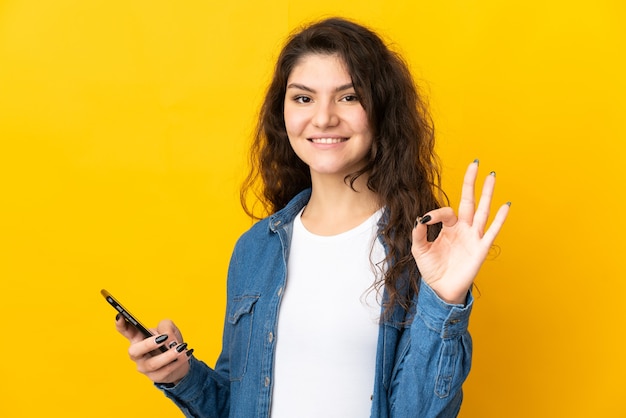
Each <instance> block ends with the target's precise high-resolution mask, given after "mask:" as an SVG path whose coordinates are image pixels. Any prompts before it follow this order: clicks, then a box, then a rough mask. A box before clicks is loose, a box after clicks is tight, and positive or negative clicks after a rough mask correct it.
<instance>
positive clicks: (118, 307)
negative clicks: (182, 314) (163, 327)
mask: <svg viewBox="0 0 626 418" xmlns="http://www.w3.org/2000/svg"><path fill="white" fill-rule="evenodd" d="M100 293H101V294H102V296H104V298H105V299H106V301H107V302H109V304H110V305H111V306H113V307H114V308H115V310H116V311H118V312H119V313H120V314H121V315H122V316H123V317H124V319H125V320H126V322H128V323H130V324H131V325H132V326H134V327H135V328H137V329H138V330H139V332H141V333H142V334H143V335H144V336H145V337H146V338H150V337H154V334H153V333H152V332H150V330H149V329H148V328H146V327H145V326H144V325H143V324H142V323H141V322H139V320H137V318H135V317H134V316H133V315H132V314H131V313H130V312H129V311H128V309H126V308H125V307H124V306H122V304H121V303H119V302H118V301H117V300H116V299H115V298H114V297H113V296H112V295H111V294H110V293H109V292H107V291H106V290H105V289H102V290H101V291H100ZM159 350H160V351H162V352H166V351H167V347H165V346H161V347H159Z"/></svg>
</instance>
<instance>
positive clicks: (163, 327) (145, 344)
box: [115, 315, 193, 384]
mask: <svg viewBox="0 0 626 418" xmlns="http://www.w3.org/2000/svg"><path fill="white" fill-rule="evenodd" d="M115 327H116V328H117V330H118V332H119V333H120V334H122V335H123V336H124V337H126V338H127V339H128V340H129V341H130V347H129V348H128V355H129V356H130V359H131V360H132V361H134V362H135V363H136V364H137V370H138V371H139V372H140V373H142V374H144V375H146V376H147V377H148V379H150V380H152V381H153V382H155V383H167V384H176V383H178V382H179V381H180V380H181V379H182V378H183V377H185V375H186V374H187V372H188V371H189V361H188V360H189V357H190V356H191V354H192V352H193V350H187V343H183V342H182V341H183V337H182V335H181V333H180V331H179V330H178V328H177V327H176V325H174V323H173V322H172V321H170V320H163V321H161V322H159V325H158V327H157V328H156V329H152V330H151V331H152V332H153V333H154V334H155V335H154V336H153V337H149V338H146V337H145V336H144V335H143V334H142V333H141V332H139V330H137V328H135V327H134V326H132V325H131V324H129V323H128V322H126V320H125V319H124V318H123V317H121V315H118V317H117V318H116V322H115ZM160 347H166V348H169V349H168V350H167V351H165V352H161V351H160V350H159V348H160Z"/></svg>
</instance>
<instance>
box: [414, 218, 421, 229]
mask: <svg viewBox="0 0 626 418" xmlns="http://www.w3.org/2000/svg"><path fill="white" fill-rule="evenodd" d="M419 223H420V218H417V219H416V220H415V225H413V229H415V228H417V225H419Z"/></svg>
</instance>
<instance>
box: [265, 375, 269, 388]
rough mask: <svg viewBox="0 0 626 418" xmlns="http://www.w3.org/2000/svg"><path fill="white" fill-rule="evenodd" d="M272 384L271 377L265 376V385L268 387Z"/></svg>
mask: <svg viewBox="0 0 626 418" xmlns="http://www.w3.org/2000/svg"><path fill="white" fill-rule="evenodd" d="M269 385H270V378H269V377H267V376H266V377H265V387H268V386H269Z"/></svg>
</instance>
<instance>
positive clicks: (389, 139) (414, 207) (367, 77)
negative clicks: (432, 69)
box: [241, 18, 445, 310]
mask: <svg viewBox="0 0 626 418" xmlns="http://www.w3.org/2000/svg"><path fill="white" fill-rule="evenodd" d="M307 54H324V55H328V54H336V55H338V56H339V57H340V58H341V59H342V60H343V61H344V63H345V65H346V68H347V70H348V72H349V73H350V76H351V77H352V83H353V85H354V88H355V91H356V93H357V95H358V96H359V99H360V102H361V104H362V106H363V108H364V109H365V111H366V113H367V116H368V121H369V125H370V129H371V130H372V133H373V138H374V139H373V144H372V149H371V150H370V153H369V159H368V163H367V165H366V166H365V167H364V168H363V169H361V170H359V171H358V172H355V173H352V174H351V175H350V176H348V177H347V178H346V181H347V182H349V183H350V185H352V184H353V183H354V181H355V180H356V179H357V178H358V177H359V176H361V175H363V174H365V173H367V176H368V181H367V187H368V188H369V189H370V190H372V191H373V192H375V193H376V194H377V195H378V197H379V202H380V203H381V205H382V206H383V207H384V208H385V216H386V220H387V223H386V226H385V228H384V230H383V231H382V233H383V239H384V241H385V244H386V247H387V259H386V261H387V263H386V265H387V269H386V271H385V273H384V280H382V282H380V283H377V286H381V285H383V284H384V285H385V287H386V290H387V295H388V300H387V301H386V308H389V307H392V306H395V305H396V304H399V305H401V306H402V307H403V308H404V309H407V310H408V309H409V307H410V303H411V299H412V297H413V295H415V294H416V292H417V288H418V278H419V271H418V269H417V266H416V264H415V261H414V259H413V257H412V255H411V233H412V230H413V226H414V222H415V219H416V217H417V216H421V215H422V214H424V213H426V212H428V211H430V210H433V209H436V208H438V207H440V203H441V202H440V200H443V199H445V195H444V194H443V192H441V189H440V186H439V185H440V170H439V164H438V158H437V156H436V154H435V151H434V128H433V124H432V119H431V117H430V115H429V112H428V109H427V106H426V104H425V101H424V99H423V98H422V97H421V96H420V94H418V90H417V87H416V86H415V83H414V81H413V77H412V76H411V73H410V71H409V69H408V67H407V65H406V63H405V62H404V60H403V59H402V58H401V57H400V56H399V55H398V54H396V53H395V52H393V51H391V50H390V49H389V48H388V47H387V46H386V45H385V43H384V42H383V41H382V39H381V38H380V37H379V36H378V35H377V34H375V33H374V32H372V31H371V30H369V29H367V28H365V27H363V26H361V25H359V24H356V23H354V22H351V21H348V20H345V19H341V18H331V19H326V20H323V21H320V22H317V23H314V24H311V25H309V26H307V27H305V28H304V29H302V30H300V31H299V32H297V33H295V34H293V35H292V36H291V37H290V38H289V39H288V40H287V43H286V44H285V46H284V47H283V49H282V52H281V53H280V56H279V57H278V61H277V64H276V68H275V71H274V75H273V79H272V81H271V83H270V86H269V89H268V91H267V94H266V96H265V101H264V102H263V105H262V107H261V110H260V115H259V121H258V125H257V130H256V134H255V137H254V142H253V144H252V147H251V151H250V164H251V170H250V173H249V174H248V176H247V178H246V180H245V181H244V183H243V185H242V189H241V202H242V205H243V207H244V210H245V211H246V213H247V214H248V215H250V216H252V217H253V218H256V219H259V218H260V217H259V216H257V215H256V214H255V206H254V204H253V205H252V206H250V205H249V201H248V197H249V195H250V194H252V195H253V196H254V197H256V198H257V199H258V202H260V203H261V205H262V206H263V210H264V213H263V215H267V214H269V213H273V212H275V211H277V210H280V209H282V208H283V207H285V206H286V205H287V203H288V202H289V201H290V200H291V199H292V198H293V197H294V196H295V195H296V194H298V193H299V192H301V191H302V190H304V189H306V188H309V187H311V175H310V171H309V167H308V166H307V165H306V164H305V163H304V162H302V161H301V160H300V159H299V158H298V157H297V156H296V154H295V153H294V151H293V150H292V148H291V145H290V144H289V139H288V137H287V132H286V130H285V121H284V117H283V106H284V100H285V92H286V88H287V78H288V77H289V75H290V73H291V71H292V70H293V68H294V67H295V66H296V65H297V64H298V62H299V60H300V59H301V58H302V57H303V56H304V55H307ZM438 231H439V229H438V228H430V229H429V239H431V240H432V239H434V237H435V236H436V235H437V233H438Z"/></svg>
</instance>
